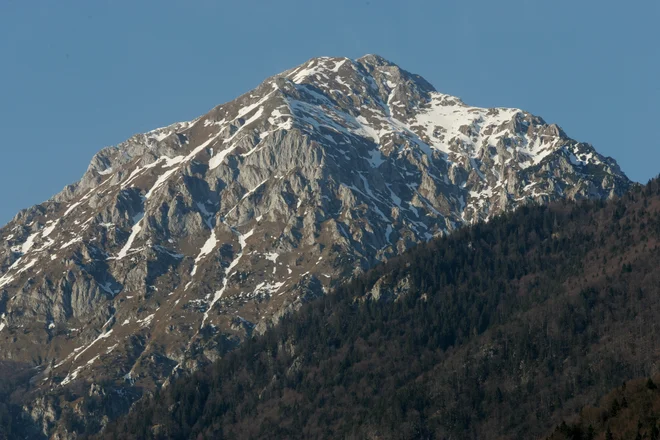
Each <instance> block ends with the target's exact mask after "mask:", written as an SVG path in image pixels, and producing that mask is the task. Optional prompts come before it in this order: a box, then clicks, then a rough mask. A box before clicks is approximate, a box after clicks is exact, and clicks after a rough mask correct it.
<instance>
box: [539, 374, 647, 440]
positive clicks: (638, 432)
mask: <svg viewBox="0 0 660 440" xmlns="http://www.w3.org/2000/svg"><path fill="white" fill-rule="evenodd" d="M659 380H660V376H656V377H654V378H644V379H637V380H634V381H629V382H624V383H623V384H622V385H621V386H619V387H617V388H616V389H615V390H613V391H612V392H611V393H609V394H608V395H606V396H605V397H603V398H602V399H601V400H600V402H599V403H598V405H596V406H591V405H589V406H587V407H585V408H583V409H582V410H581V411H580V414H579V416H578V417H577V420H575V421H574V422H572V423H566V422H562V423H561V424H560V425H559V426H557V428H556V429H555V431H554V433H553V434H552V435H550V436H549V437H548V440H614V439H631V440H632V439H635V440H642V439H649V440H658V439H660V423H658V422H659V421H660V389H659V388H658V385H657V384H660V382H659Z"/></svg>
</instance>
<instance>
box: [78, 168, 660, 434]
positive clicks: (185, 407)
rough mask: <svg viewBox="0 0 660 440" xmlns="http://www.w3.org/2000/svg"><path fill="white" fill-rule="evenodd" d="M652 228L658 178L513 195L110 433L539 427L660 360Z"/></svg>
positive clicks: (141, 409)
mask: <svg viewBox="0 0 660 440" xmlns="http://www.w3.org/2000/svg"><path fill="white" fill-rule="evenodd" d="M659 242H660V184H659V182H658V181H657V180H656V181H653V182H651V183H649V185H647V186H646V187H638V188H636V189H634V190H632V191H631V192H630V193H629V194H628V195H626V196H624V197H623V198H622V199H619V200H616V201H613V202H610V203H602V202H582V203H578V204H571V203H560V204H555V205H552V206H549V207H543V206H539V207H527V208H523V209H520V210H518V211H517V212H515V213H513V214H508V215H505V216H502V217H499V218H497V219H494V220H493V221H491V222H490V223H488V224H479V225H476V226H474V227H471V228H468V229H465V230H463V231H460V232H457V233H455V234H453V235H451V236H449V237H447V238H443V239H439V240H435V241H433V242H430V243H428V244H426V245H423V246H419V247H417V248H415V249H413V250H412V251H410V252H408V253H406V254H405V255H403V256H401V257H399V258H395V259H393V260H391V261H390V262H388V263H387V264H385V265H382V266H379V267H377V268H375V269H374V270H372V271H370V272H368V273H366V274H365V275H364V276H362V277H359V278H357V279H355V280H353V281H352V282H350V283H348V284H346V285H345V286H343V287H342V288H340V289H338V290H337V291H336V292H335V293H334V294H330V295H327V296H325V297H323V298H321V299H319V300H316V301H314V302H312V303H310V304H308V305H306V306H305V307H303V308H302V309H301V310H300V311H299V312H298V313H295V314H292V315H290V316H288V317H286V318H284V319H283V320H282V321H281V324H280V325H279V326H278V327H276V328H274V329H272V330H271V331H269V332H267V333H266V334H265V335H264V336H263V337H255V338H253V339H252V340H251V341H248V342H246V343H245V344H243V345H242V346H241V347H240V348H239V349H237V350H236V351H234V352H232V353H230V354H228V355H227V356H226V357H225V358H224V359H222V360H220V361H218V362H216V364H214V365H213V367H212V368H209V369H206V370H202V371H198V372H197V373H196V374H194V375H193V376H192V377H189V378H185V379H182V380H179V381H176V382H174V383H173V384H172V385H170V386H168V387H167V388H165V389H163V390H162V391H161V392H159V393H158V394H157V395H156V396H154V397H153V398H152V399H145V400H143V401H142V402H141V403H139V404H137V405H136V406H135V407H134V409H133V411H132V412H131V413H130V414H129V415H128V416H127V417H126V418H124V419H121V420H119V421H118V422H117V423H111V424H110V425H109V426H108V428H107V429H106V432H105V433H104V434H103V435H102V437H103V438H108V439H111V438H192V439H201V438H356V439H357V438H379V439H394V438H397V439H398V438H480V439H489V438H492V439H494V438H526V439H527V438H534V437H537V438H539V437H545V436H547V435H550V434H551V433H552V429H553V427H554V426H555V425H557V424H559V423H560V422H561V421H562V420H564V419H567V418H569V417H571V416H572V415H574V414H576V413H577V411H578V410H579V409H580V408H582V407H584V406H585V405H587V404H593V403H594V402H596V401H597V399H598V398H599V397H600V396H602V395H604V394H605V393H606V392H608V391H609V390H610V389H612V388H613V387H615V386H619V385H621V384H622V383H623V382H624V381H626V380H630V379H632V378H635V377H647V376H650V375H652V374H654V373H656V372H657V365H658V362H659V361H660V352H659V351H658V350H657V341H658V340H659V337H660V326H659V325H658V320H657V317H658V316H660V295H659V293H660V271H658V267H660V246H658V244H659ZM74 425H75V424H74ZM555 434H556V433H555Z"/></svg>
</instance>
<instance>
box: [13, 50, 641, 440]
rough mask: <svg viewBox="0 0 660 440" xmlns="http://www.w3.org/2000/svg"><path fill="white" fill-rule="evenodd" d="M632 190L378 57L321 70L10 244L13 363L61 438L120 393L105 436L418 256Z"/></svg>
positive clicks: (118, 164) (184, 134) (170, 143)
mask: <svg viewBox="0 0 660 440" xmlns="http://www.w3.org/2000/svg"><path fill="white" fill-rule="evenodd" d="M630 185H631V182H630V181H629V180H628V178H627V177H626V176H625V175H624V174H623V173H622V172H621V170H620V169H619V167H618V166H617V164H616V162H615V161H614V160H613V159H611V158H606V157H603V156H602V155H600V154H598V153H597V152H596V151H595V150H594V148H593V147H592V146H591V145H589V144H585V143H581V142H578V141H575V140H573V139H571V138H569V137H568V136H567V135H566V134H565V133H564V132H563V131H562V129H561V128H559V127H558V126H557V125H554V124H547V123H546V122H545V121H544V120H543V119H541V118H540V117H537V116H534V115H531V114H529V113H527V112H525V111H522V110H517V109H508V108H492V109H482V108H475V107H470V106H468V105H466V104H464V103H463V102H462V101H461V100H460V99H458V98H456V97H453V96H449V95H445V94H442V93H439V92H437V91H435V89H434V88H433V86H431V85H430V84H429V83H428V82H427V81H425V80H424V79H423V78H421V77H420V76H418V75H414V74H411V73H408V72H406V71H405V70H402V69H401V68H399V67H398V66H396V65H395V64H393V63H391V62H389V61H387V60H385V59H383V58H381V57H378V56H375V55H367V56H365V57H363V58H360V59H358V60H351V59H346V58H316V59H312V60H310V61H308V62H306V63H305V64H303V65H301V66H299V67H297V68H295V69H292V70H288V71H286V72H284V73H281V74H279V75H276V76H274V77H272V78H269V79H267V80H266V81H265V82H263V84H261V85H260V86H259V87H257V88H256V89H255V90H253V91H251V92H249V93H247V94H245V95H243V96H240V97H239V98H237V99H236V100H234V101H232V102H229V103H226V104H223V105H220V106H218V107H216V108H214V109H212V110H211V111H210V112H208V113H207V114H205V115H203V116H201V117H199V118H197V119H195V120H193V121H190V122H182V123H177V124H174V125H171V126H169V127H165V128H160V129H157V130H154V131H151V132H148V133H145V134H139V135H136V136H133V137H132V138H130V139H129V140H127V141H126V142H124V143H121V144H119V145H117V146H114V147H109V148H105V149H103V150H101V151H100V152H99V153H98V154H96V156H95V157H94V158H93V159H92V162H91V164H90V166H89V168H88V170H87V171H86V173H85V174H84V176H83V177H82V179H81V180H80V181H79V182H77V183H75V184H73V185H70V186H68V187H66V188H65V189H64V190H63V191H62V192H60V193H59V194H57V195H56V196H54V197H53V198H52V199H51V200H49V201H47V202H45V203H42V204H40V205H37V206H34V207H32V208H30V209H27V210H24V211H22V212H20V213H19V214H18V215H17V216H16V217H15V218H14V219H13V220H12V221H11V222H10V223H9V224H7V225H6V226H5V227H4V228H2V229H0V316H1V318H0V361H1V362H2V363H3V364H2V365H3V368H4V365H5V364H6V365H7V368H9V369H10V370H11V371H13V374H15V375H17V377H18V376H20V377H23V376H24V377H25V379H24V380H21V381H17V383H16V387H17V389H20V392H16V391H14V393H13V397H12V401H14V402H17V403H18V404H20V406H21V407H22V408H23V411H24V412H25V417H27V418H28V419H29V420H31V421H32V422H34V423H35V425H36V426H37V427H38V428H37V429H38V431H39V432H41V433H42V434H43V435H51V434H52V433H53V432H54V430H55V429H56V425H57V423H58V420H60V419H61V418H62V414H64V412H63V411H62V408H63V407H67V408H69V409H70V410H71V411H74V412H75V413H76V414H79V415H80V414H84V413H85V412H86V411H91V410H92V409H90V408H89V407H87V406H85V405H84V402H85V399H86V397H89V396H95V395H100V394H102V395H112V396H114V398H113V399H112V402H113V405H112V406H111V407H108V408H105V409H104V413H105V414H106V416H105V417H104V418H103V419H102V420H101V421H100V422H99V423H101V425H104V424H106V423H107V422H108V420H110V419H111V418H112V417H114V416H115V415H117V414H120V413H122V412H125V411H126V410H127V409H128V408H129V407H130V405H131V404H132V403H133V402H134V401H135V400H136V399H138V398H139V397H140V396H141V395H143V394H144V393H145V392H149V391H150V390H153V389H154V388H157V387H159V386H162V385H163V384H167V383H168V382H169V381H170V380H171V379H172V378H173V377H176V376H178V375H180V374H182V373H185V372H191V371H194V370H198V369H200V368H201V367H202V366H204V365H205V364H208V363H210V362H211V361H214V360H216V359H218V358H220V357H222V356H223V354H224V353H226V352H227V351H228V350H230V349H232V348H234V347H235V346H236V345H237V344H239V343H240V342H241V341H242V340H244V339H245V338H246V337H250V336H251V335H253V334H255V335H256V334H262V333H264V332H265V331H266V330H267V329H268V328H269V327H270V326H271V325H272V324H273V323H275V322H277V320H278V319H279V318H280V317H281V316H283V315H284V314H286V313H288V312H290V311H292V310H296V309H298V308H299V307H300V306H301V305H302V304H304V303H305V302H307V301H309V300H310V299H312V298H314V297H317V296H320V295H323V294H324V293H326V292H329V290H330V289H331V288H332V287H333V286H337V285H339V284H340V283H341V282H342V281H344V280H347V279H350V278H351V277H353V276H355V275H358V274H360V273H362V272H364V271H365V270H367V269H368V268H370V267H372V266H374V265H375V264H377V263H378V262H384V261H386V260H388V259H390V258H391V257H393V256H396V255H399V254H401V253H402V252H404V251H405V250H407V249H409V248H411V247H413V246H415V245H417V244H420V243H424V242H427V241H429V240H430V239H432V238H433V237H438V236H443V235H446V234H449V233H451V232H452V231H455V230H456V229H458V228H461V227H462V226H464V225H466V224H472V223H476V222H479V221H484V220H488V219H490V218H492V217H493V216H495V215H497V214H500V213H502V212H505V211H510V210H514V209H516V208H517V207H519V206H521V205H526V204H530V203H539V204H544V203H547V202H550V201H553V200H557V199H572V200H579V199H608V198H611V197H613V196H615V195H621V194H623V193H624V192H625V191H626V190H627V189H628V188H629V187H630ZM21 372H25V374H23V375H22V376H21V374H20V373H21ZM8 393H9V392H8ZM10 394H11V393H10Z"/></svg>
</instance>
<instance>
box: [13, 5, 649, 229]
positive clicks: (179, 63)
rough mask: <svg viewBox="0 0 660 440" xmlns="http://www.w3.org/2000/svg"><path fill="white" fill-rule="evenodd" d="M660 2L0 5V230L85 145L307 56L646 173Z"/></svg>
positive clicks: (86, 151) (181, 116)
mask: <svg viewBox="0 0 660 440" xmlns="http://www.w3.org/2000/svg"><path fill="white" fill-rule="evenodd" d="M658 23H660V2H658V1H657V0H649V1H635V0H632V1H627V2H622V1H616V2H615V1H609V0H604V1H603V0H601V1H591V0H589V1H587V0H580V1H575V0H572V1H566V0H555V1H552V2H540V1H533V0H500V1H491V0H483V1H476V0H471V1H470V0H467V1H466V0H461V1H458V0H456V1H441V0H428V1H427V0H407V1H405V2H404V1H400V0H398V1H397V0H336V1H317V0H279V1H274V0H251V1H250V0H245V1H233V2H227V1H210V0H186V1H184V0H178V1H173V0H130V1H126V0H76V1H73V0H57V1H55V0H29V1H25V0H0V133H1V138H0V224H4V223H6V222H7V221H8V220H9V219H10V218H11V217H13V215H14V214H15V213H16V212H17V211H18V210H19V209H21V208H24V207H28V206H30V205H33V204H35V203H39V202H41V201H43V200H45V199H47V198H49V197H50V196H52V195H53V194H55V193H57V192H58V191H59V190H60V189H61V188H62V187H63V186H64V185H66V184H68V183H71V182H74V181H76V180H78V178H79V177H80V176H81V175H82V173H83V172H84V170H85V169H86V167H87V165H88V163H89V160H90V158H91V157H92V156H93V154H94V153H95V152H96V151H98V150H99V149H100V148H102V147H104V146H106V145H113V144H116V143H119V142H121V141H123V140H125V139H126V138H128V137H130V136H131V135H133V134H135V133H138V132H143V131H147V130H149V129H152V128H156V127H160V126H163V125H167V124H169V123H172V122H175V121H179V120H189V119H193V118H195V117H197V116H199V115H201V114H203V113H205V112H206V111H207V110H208V109H210V108H211V107H213V106H215V105H217V104H220V103H222V102H225V101H228V100H231V99H232V98H234V97H236V96H238V95H240V94H242V93H243V92H246V91H248V90H250V89H251V88H253V87H255V86H257V85H258V84H259V83H260V82H261V81H262V80H263V79H264V78H266V77H267V76H269V75H272V74H275V73H278V72H280V71H282V70H285V69H287V68H290V67H293V66H295V65H298V64H300V63H302V62H304V61H306V60H307V59H309V58H312V57H315V56H321V55H331V56H349V57H353V58H356V57H359V56H362V55H364V54H366V53H377V54H379V55H382V56H384V57H386V58H388V59H390V60H392V61H394V62H396V63H397V64H399V65H400V66H401V67H403V68H405V69H407V70H409V71H412V72H414V73H418V74H420V75H422V76H424V77H425V78H426V79H427V80H429V81H430V82H431V83H432V84H434V85H435V87H436V88H437V89H438V90H440V91H442V92H444V93H449V94H453V95H457V96H459V97H461V98H462V99H463V100H464V101H465V102H466V103H468V104H471V105H478V106H503V107H518V108H523V109H525V110H528V111H530V112H532V113H535V114H538V115H540V116H542V117H543V118H544V119H545V120H546V121H548V122H556V123H558V124H559V125H561V126H562V127H563V128H564V129H565V130H566V132H567V133H568V134H569V135H570V136H572V137H574V138H576V139H578V140H581V141H585V142H591V143H593V144H594V145H595V146H596V148H597V149H598V150H599V151H600V152H601V153H603V154H606V155H609V156H613V157H614V158H615V159H617V161H618V162H619V164H620V165H621V166H622V168H623V170H624V171H625V172H626V173H627V174H628V175H629V176H630V177H631V178H632V179H634V180H637V181H643V182H645V181H646V180H648V179H649V178H651V177H652V176H655V175H657V174H658V173H660V141H659V140H658V120H659V119H660V111H659V110H658V103H659V102H660V99H659V98H660V86H659V85H658V84H659V80H660V49H659V48H658V46H659V45H660V25H658Z"/></svg>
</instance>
